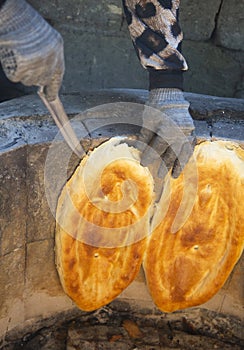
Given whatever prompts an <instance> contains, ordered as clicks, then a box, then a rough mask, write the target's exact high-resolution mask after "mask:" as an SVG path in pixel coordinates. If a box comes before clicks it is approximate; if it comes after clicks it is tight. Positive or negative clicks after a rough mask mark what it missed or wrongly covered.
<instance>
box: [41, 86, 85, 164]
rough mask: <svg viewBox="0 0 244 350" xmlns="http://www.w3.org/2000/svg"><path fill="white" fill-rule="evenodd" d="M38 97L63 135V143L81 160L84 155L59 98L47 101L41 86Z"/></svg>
mask: <svg viewBox="0 0 244 350" xmlns="http://www.w3.org/2000/svg"><path fill="white" fill-rule="evenodd" d="M38 95H39V96H40V98H41V100H42V102H43V103H44V105H45V106H46V108H47V109H48V111H49V112H50V114H51V116H52V117H53V119H54V121H55V123H56V125H57V127H58V128H59V130H60V132H61V134H62V135H63V137H64V139H65V141H66V142H67V144H68V145H69V147H70V148H71V149H72V151H73V152H74V153H75V154H76V155H77V156H78V157H79V158H82V157H83V156H84V154H85V151H84V149H83V148H82V146H81V144H80V142H79V140H78V138H77V136H76V134H75V132H74V130H73V128H72V126H71V124H70V121H69V118H68V116H67V114H66V112H65V110H64V107H63V104H62V102H61V100H60V98H59V97H58V96H57V97H56V99H55V100H53V101H48V100H47V99H46V96H45V94H44V91H43V87H42V86H41V87H40V88H39V90H38Z"/></svg>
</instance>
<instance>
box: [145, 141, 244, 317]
mask: <svg viewBox="0 0 244 350" xmlns="http://www.w3.org/2000/svg"><path fill="white" fill-rule="evenodd" d="M194 155H195V158H196V165H197V171H198V173H197V177H198V181H197V185H198V188H197V192H196V193H195V195H194V196H195V198H191V193H192V195H193V193H194V191H189V193H188V200H189V202H191V200H192V199H193V200H194V202H193V209H192V212H191V214H190V216H189V217H188V218H186V220H185V222H184V223H183V226H182V227H181V228H180V229H179V230H177V231H176V232H174V230H173V231H172V227H173V225H174V224H173V223H174V219H175V217H176V215H177V211H178V208H179V207H180V203H181V199H182V193H183V190H185V189H186V188H187V186H189V185H190V182H191V176H193V177H194V171H193V172H191V169H188V174H190V177H189V178H188V181H189V182H187V181H185V180H184V173H185V171H184V172H183V174H181V176H180V177H179V178H178V179H172V178H168V181H169V186H170V191H169V192H170V200H169V206H168V211H167V214H166V215H165V217H164V219H163V220H162V221H161V223H160V224H159V225H158V226H157V227H156V229H155V230H154V231H153V232H152V234H151V236H150V240H149V243H148V247H147V249H146V252H145V257H144V262H143V267H144V271H145V275H146V280H147V285H148V288H149V291H150V294H151V296H152V299H153V300H154V302H155V304H156V305H157V307H158V308H159V309H161V310H162V311H165V312H172V311H175V310H179V309H184V308H188V307H192V306H196V305H200V304H203V303H205V302H206V301H208V300H209V299H210V298H211V297H213V296H214V294H215V293H217V291H218V290H219V289H220V288H221V287H222V286H223V285H224V283H225V281H226V280H227V278H228V276H229V275H230V273H231V271H232V269H233V267H234V265H235V264H236V263H237V261H238V259H239V258H240V256H241V254H242V251H243V245H244V220H243V213H244V150H243V149H242V148H241V147H240V146H238V145H237V144H235V143H232V142H231V141H220V140H219V141H214V142H208V141H206V142H203V143H201V144H199V145H198V146H196V148H195V152H194ZM187 166H191V165H190V164H188V165H187ZM191 174H192V175H191ZM192 180H193V181H194V179H193V178H192ZM184 187H185V188H184ZM164 200H165V199H164ZM161 204H162V203H161Z"/></svg>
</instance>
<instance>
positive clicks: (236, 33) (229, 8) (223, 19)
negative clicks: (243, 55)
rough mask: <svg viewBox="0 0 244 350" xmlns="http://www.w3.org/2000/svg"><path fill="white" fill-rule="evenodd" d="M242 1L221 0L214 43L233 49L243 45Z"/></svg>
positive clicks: (243, 7)
mask: <svg viewBox="0 0 244 350" xmlns="http://www.w3.org/2000/svg"><path fill="white" fill-rule="evenodd" d="M243 13H244V3H243V1H239V0H232V1H228V0H222V6H221V10H220V13H219V18H218V24H217V31H216V38H215V39H216V43H217V45H220V46H223V47H226V48H228V49H233V50H242V51H243V47H244V35H243V33H244V16H243Z"/></svg>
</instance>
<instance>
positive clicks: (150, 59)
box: [122, 0, 188, 71]
mask: <svg viewBox="0 0 244 350" xmlns="http://www.w3.org/2000/svg"><path fill="white" fill-rule="evenodd" d="M122 3H123V7H124V13H125V17H126V20H127V23H128V28H129V32H130V36H131V39H132V42H133V44H134V47H135V49H136V52H137V55H138V57H139V59H140V62H141V64H142V66H143V67H144V68H146V69H153V70H171V71H174V70H176V71H185V70H187V69H188V67H187V63H186V60H185V58H184V57H183V56H182V54H181V53H180V50H179V47H180V44H181V42H182V39H183V34H182V31H181V29H180V26H179V23H178V10H179V4H180V0H151V1H148V0H122Z"/></svg>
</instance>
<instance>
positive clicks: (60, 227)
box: [56, 138, 154, 311]
mask: <svg viewBox="0 0 244 350" xmlns="http://www.w3.org/2000/svg"><path fill="white" fill-rule="evenodd" d="M153 186H154V185H153V179H152V176H151V174H150V172H149V170H148V169H147V168H144V167H142V166H141V165H140V162H139V152H138V151H137V150H135V149H133V148H132V147H129V146H128V145H127V144H126V143H123V142H122V140H120V139H116V138H113V139H111V140H109V141H108V142H105V143H104V144H102V145H101V146H99V147H98V148H96V149H95V150H94V151H93V152H91V153H90V155H89V156H87V157H86V158H84V159H83V160H82V161H81V164H80V165H79V166H78V168H77V169H76V171H75V173H74V174H73V176H72V177H71V178H70V180H69V181H68V182H67V184H66V185H65V187H64V188H63V191H62V193H61V195H60V198H59V200H58V206H57V214H56V221H57V225H56V264H57V269H58V273H59V276H60V280H61V283H62V286H63V289H64V291H65V292H66V293H67V295H68V296H69V297H70V298H71V299H72V300H73V301H74V302H75V303H76V304H77V306H78V307H79V308H81V309H82V310H85V311H91V310H95V309H98V308H100V307H102V306H104V305H106V304H108V303H109V302H111V301H112V300H113V299H114V298H116V297H117V296H118V295H119V294H120V293H121V292H122V291H123V290H124V289H125V288H126V287H127V286H128V285H129V284H130V283H131V282H132V281H133V280H134V278H135V277H136V275H137V273H138V272H139V269H140V266H141V263H142V259H143V254H144V251H145V248H146V241H147V236H148V233H149V230H150V227H149V221H150V216H151V208H152V206H153V201H154V192H153Z"/></svg>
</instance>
